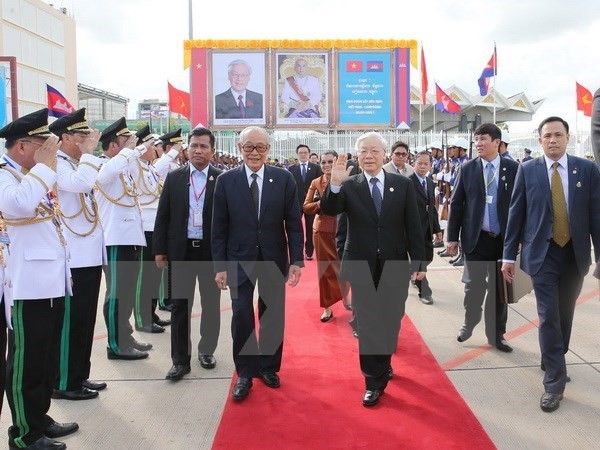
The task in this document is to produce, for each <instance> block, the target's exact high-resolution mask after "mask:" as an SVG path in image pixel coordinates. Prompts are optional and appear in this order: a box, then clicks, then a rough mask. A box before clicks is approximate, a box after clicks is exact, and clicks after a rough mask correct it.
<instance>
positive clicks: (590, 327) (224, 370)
mask: <svg viewBox="0 0 600 450" xmlns="http://www.w3.org/2000/svg"><path fill="white" fill-rule="evenodd" d="M307 264H316V262H315V261H312V262H311V261H307ZM461 275H462V268H454V267H452V266H450V265H449V264H448V262H447V259H443V258H440V257H438V256H436V258H435V260H434V262H433V263H432V265H431V266H430V272H429V275H428V277H429V279H430V283H431V286H432V288H433V296H434V300H435V303H434V304H433V305H431V306H428V305H423V304H422V303H421V302H420V301H419V300H418V297H417V292H416V290H415V289H414V288H410V292H409V298H408V301H407V314H408V315H409V316H410V318H411V319H412V321H413V322H414V324H415V325H416V327H417V328H418V329H419V331H420V332H421V334H422V336H423V338H424V339H425V342H426V343H427V344H428V346H429V348H430V349H431V351H432V353H433V355H434V356H435V357H436V359H437V361H438V362H439V363H440V365H441V366H442V367H443V368H444V369H445V370H446V373H447V375H448V377H449V378H450V380H451V381H452V382H453V383H454V385H455V387H456V389H457V390H458V391H459V393H460V394H461V395H462V396H463V397H464V399H465V400H466V402H467V403H468V404H469V406H470V407H471V409H472V410H473V412H474V413H475V415H476V416H477V418H478V419H479V421H480V422H481V424H482V425H483V427H484V428H485V430H486V431H487V432H488V434H489V436H490V437H491V439H492V440H493V442H494V443H495V444H496V446H497V447H498V448H500V449H521V448H523V449H525V448H527V449H532V448H535V449H542V448H543V449H546V448H548V449H573V448H577V449H597V448H600V282H599V281H598V280H596V279H595V278H592V277H591V275H588V277H587V278H586V279H585V283H584V286H583V290H582V294H581V297H580V300H579V303H578V306H577V310H576V312H575V321H574V326H573V335H572V339H571V349H570V351H569V353H568V354H567V364H568V372H569V375H570V376H571V378H572V381H571V383H569V384H568V385H567V389H566V391H565V398H564V400H563V401H562V402H561V407H560V408H559V410H557V411H555V412H554V413H551V414H548V413H544V412H542V411H541V410H540V408H539V399H540V396H541V394H542V392H543V386H542V374H543V372H542V371H541V370H540V366H539V364H540V352H539V347H538V339H537V328H536V323H537V314H536V309H535V299H534V297H533V294H529V295H528V296H526V297H525V298H523V299H521V301H519V302H518V303H517V304H514V305H510V310H509V319H508V333H507V334H506V337H507V339H508V340H509V342H510V343H511V345H512V346H513V347H514V349H515V350H514V352H513V353H510V354H507V353H502V352H499V351H498V350H496V349H495V348H492V347H491V346H489V345H487V343H486V342H487V341H486V338H485V334H484V331H483V324H482V323H481V324H480V325H479V326H478V327H477V328H476V329H475V332H474V334H473V336H472V337H471V338H470V339H469V340H468V341H467V342H465V343H459V342H457V341H456V333H457V331H458V329H459V328H460V325H461V324H462V321H463V315H464V314H463V306H462V302H463V284H462V282H461ZM301 282H302V280H301ZM101 295H103V291H102V294H101ZM198 304H199V301H198V299H196V302H195V307H194V308H195V309H194V313H195V314H196V315H195V318H194V319H193V322H192V324H193V326H192V328H193V330H194V332H195V333H196V335H195V336H193V337H192V343H193V344H192V345H193V346H195V344H194V343H195V342H197V333H198V321H199V319H198V316H197V314H198V313H199V311H198ZM337 307H341V305H337ZM221 308H222V311H223V312H222V326H221V338H220V342H219V347H218V349H217V353H216V355H215V356H216V358H217V361H218V363H217V367H216V368H215V369H214V370H205V369H202V368H201V367H200V363H199V362H198V360H197V359H196V355H195V354H194V355H193V357H192V372H191V374H190V375H187V376H186V378H185V379H184V380H182V381H180V382H177V383H173V382H168V381H166V380H165V379H164V376H165V374H166V372H167V371H168V369H169V368H170V366H171V360H170V341H169V337H170V336H169V333H170V331H169V328H167V332H166V333H163V334H154V335H149V334H143V333H136V336H137V338H138V340H144V341H148V342H151V343H153V344H154V349H153V350H151V351H150V357H149V358H148V359H146V360H142V361H134V362H129V361H114V360H108V359H107V358H106V350H105V348H106V328H105V326H104V321H103V319H102V313H101V309H100V308H99V310H98V322H97V325H96V341H95V344H94V349H93V356H92V378H93V379H94V380H103V381H106V382H107V383H108V385H109V386H108V388H107V389H106V390H104V391H102V392H101V393H100V396H99V398H97V399H93V400H88V401H79V402H71V401H66V400H53V402H52V407H51V410H50V414H51V415H52V416H53V417H54V418H55V420H57V421H61V422H66V421H77V422H78V423H79V425H80V427H81V428H80V431H79V432H77V433H75V434H73V435H71V436H68V437H66V438H63V440H64V442H66V443H67V445H68V447H69V448H70V449H145V450H149V449H169V450H170V449H208V448H210V447H211V445H212V442H213V439H214V436H215V433H216V430H217V427H218V425H219V421H220V417H221V414H222V412H223V408H224V405H225V401H226V399H227V396H228V395H229V388H230V384H231V379H232V375H233V373H234V367H233V362H232V358H231V335H230V331H229V326H230V321H231V311H230V299H229V296H228V295H223V296H222V299H221ZM160 314H161V316H163V317H165V318H166V317H167V313H164V312H160ZM320 314H321V311H320V309H319V307H318V299H315V321H318V319H319V316H320ZM194 325H195V326H194ZM331 325H334V324H332V323H329V324H324V325H323V326H331ZM334 326H347V325H346V324H344V323H341V321H340V322H337V325H334ZM348 333H349V339H352V338H351V336H350V329H349V328H348ZM400 339H402V336H401V337H400ZM395 369H396V370H397V371H399V370H401V368H395ZM357 370H358V362H357ZM361 394H362V391H357V392H356V394H355V395H356V401H357V407H360V403H359V402H360V396H361ZM440 407H443V405H440ZM9 424H10V410H9V408H8V405H7V404H6V403H5V404H4V409H3V415H2V418H1V420H0V429H1V430H3V431H2V435H1V436H2V437H0V448H6V442H7V440H6V439H7V438H6V436H7V435H6V430H7V428H8V426H9ZM432 426H435V424H434V423H432ZM400 444H401V443H399V445H400ZM321 448H327V446H325V445H323V446H321ZM372 448H380V445H378V443H376V442H374V443H373V446H372ZM440 448H443V444H442V445H441V447H440ZM465 448H470V446H469V443H468V442H465Z"/></svg>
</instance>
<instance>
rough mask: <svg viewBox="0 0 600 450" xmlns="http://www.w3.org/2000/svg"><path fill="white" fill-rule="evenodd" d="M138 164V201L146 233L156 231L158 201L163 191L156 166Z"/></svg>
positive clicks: (140, 160)
mask: <svg viewBox="0 0 600 450" xmlns="http://www.w3.org/2000/svg"><path fill="white" fill-rule="evenodd" d="M136 164H137V170H136V184H137V187H138V194H139V197H138V199H139V203H140V207H141V208H142V221H143V225H144V231H154V222H155V221H156V210H157V209H158V200H159V199H160V193H161V190H162V187H161V182H160V177H159V175H158V173H157V171H156V169H155V166H153V165H152V164H151V163H150V162H148V161H145V160H143V159H138V160H137V162H136ZM167 167H168V166H167Z"/></svg>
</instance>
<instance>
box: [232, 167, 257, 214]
mask: <svg viewBox="0 0 600 450" xmlns="http://www.w3.org/2000/svg"><path fill="white" fill-rule="evenodd" d="M235 183H236V185H237V186H236V187H235V192H236V193H239V195H240V200H241V202H240V203H241V204H243V205H244V207H245V208H246V210H247V211H246V212H245V213H243V212H241V211H240V214H250V215H251V216H252V217H254V220H256V221H258V217H257V213H256V209H255V208H254V200H252V194H250V186H249V184H248V178H246V165H245V164H242V165H241V166H240V167H239V169H238V173H237V175H236V177H235ZM263 188H264V185H263Z"/></svg>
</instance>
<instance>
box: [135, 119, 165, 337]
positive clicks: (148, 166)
mask: <svg viewBox="0 0 600 450" xmlns="http://www.w3.org/2000/svg"><path fill="white" fill-rule="evenodd" d="M136 136H137V137H138V139H139V142H140V143H142V144H145V143H149V144H150V147H149V149H148V151H147V152H146V153H144V154H143V155H142V156H141V157H140V158H138V159H136V162H135V164H136V166H137V168H136V171H135V174H136V175H135V176H136V179H135V182H136V185H137V187H138V194H139V202H140V207H141V208H142V222H143V225H144V235H145V237H146V247H145V248H143V247H142V248H141V249H140V260H141V261H142V264H141V265H140V272H139V274H138V282H137V286H138V288H137V292H136V297H135V308H134V314H135V328H136V330H138V331H145V332H147V333H162V332H164V331H165V329H164V328H163V327H164V326H166V325H170V324H171V321H170V320H162V319H161V318H160V317H158V315H157V314H156V312H155V311H156V304H157V298H158V295H159V289H160V282H161V280H162V270H161V269H159V268H158V267H156V264H155V263H154V252H153V251H152V236H153V232H154V222H155V221H156V210H157V208H158V199H159V198H160V193H161V191H162V183H161V181H160V177H159V174H158V170H157V169H156V167H155V165H153V164H152V162H151V160H152V157H153V156H154V135H153V134H151V133H150V127H149V126H148V125H146V126H145V127H144V128H142V129H141V130H139V131H138V132H137V133H136ZM174 151H175V150H171V152H174ZM155 164H156V165H158V166H159V168H161V169H162V170H163V173H164V176H166V174H167V173H168V171H169V161H168V158H160V159H158V160H156V161H155Z"/></svg>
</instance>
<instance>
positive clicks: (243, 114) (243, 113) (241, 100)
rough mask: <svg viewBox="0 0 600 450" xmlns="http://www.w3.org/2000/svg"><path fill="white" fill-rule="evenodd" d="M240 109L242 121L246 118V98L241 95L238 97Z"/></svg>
mask: <svg viewBox="0 0 600 450" xmlns="http://www.w3.org/2000/svg"><path fill="white" fill-rule="evenodd" d="M238 107H239V108H240V116H241V117H242V119H245V118H246V105H244V96H243V95H242V94H240V95H239V96H238Z"/></svg>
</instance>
